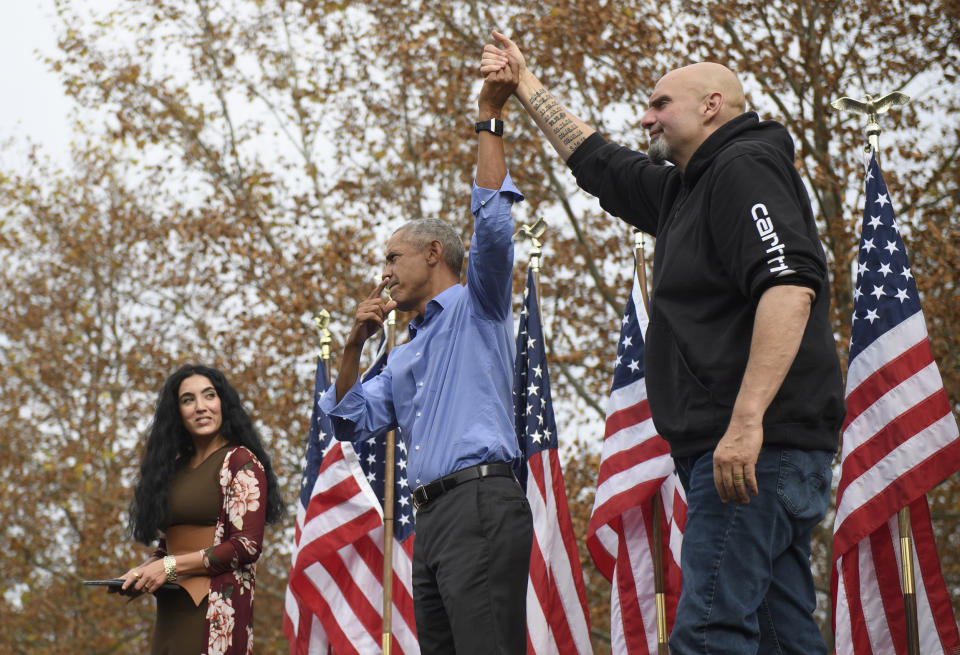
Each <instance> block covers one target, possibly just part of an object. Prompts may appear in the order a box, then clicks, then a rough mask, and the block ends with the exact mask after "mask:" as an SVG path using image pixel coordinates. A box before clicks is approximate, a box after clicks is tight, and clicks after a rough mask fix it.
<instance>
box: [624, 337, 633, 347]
mask: <svg viewBox="0 0 960 655" xmlns="http://www.w3.org/2000/svg"><path fill="white" fill-rule="evenodd" d="M622 343H623V347H624V348H629V347H630V346H632V345H633V337H631V336H630V335H629V334H628V335H627V336H625V337H624V338H623V342H622Z"/></svg>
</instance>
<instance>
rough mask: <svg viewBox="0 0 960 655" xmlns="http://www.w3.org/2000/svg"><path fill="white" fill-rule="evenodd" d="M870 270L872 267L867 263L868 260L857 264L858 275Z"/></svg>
mask: <svg viewBox="0 0 960 655" xmlns="http://www.w3.org/2000/svg"><path fill="white" fill-rule="evenodd" d="M869 272H870V267H869V266H867V263H866V262H860V263H859V264H858V265H857V275H858V276H861V275H863V274H864V273H869Z"/></svg>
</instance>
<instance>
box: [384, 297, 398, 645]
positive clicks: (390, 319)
mask: <svg viewBox="0 0 960 655" xmlns="http://www.w3.org/2000/svg"><path fill="white" fill-rule="evenodd" d="M396 324H397V313H396V311H392V312H390V314H389V315H388V316H387V325H386V327H385V328H384V329H385V330H386V338H387V352H388V353H389V352H390V351H391V350H393V347H394V346H395V345H397V343H396V342H397V331H396V329H395V328H396ZM386 441H387V442H386V444H385V446H384V464H383V467H384V468H383V470H384V474H383V653H384V655H390V647H391V645H392V644H393V638H392V633H393V491H394V484H395V482H396V481H395V479H394V478H395V476H394V473H395V468H396V467H395V464H396V453H395V450H396V448H395V445H396V433H395V432H394V431H393V430H390V431H389V432H387V435H386Z"/></svg>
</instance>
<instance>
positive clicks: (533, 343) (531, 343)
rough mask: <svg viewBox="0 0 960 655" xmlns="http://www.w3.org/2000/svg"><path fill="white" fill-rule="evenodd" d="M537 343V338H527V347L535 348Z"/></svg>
mask: <svg viewBox="0 0 960 655" xmlns="http://www.w3.org/2000/svg"><path fill="white" fill-rule="evenodd" d="M536 345H537V340H536V339H534V338H533V337H530V338H529V339H527V348H533V347H534V346H536Z"/></svg>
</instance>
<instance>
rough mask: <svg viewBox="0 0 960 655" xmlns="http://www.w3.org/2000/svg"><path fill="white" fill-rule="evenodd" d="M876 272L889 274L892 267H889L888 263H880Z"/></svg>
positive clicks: (891, 271)
mask: <svg viewBox="0 0 960 655" xmlns="http://www.w3.org/2000/svg"><path fill="white" fill-rule="evenodd" d="M877 273H882V274H883V275H890V274H891V273H893V269H891V268H890V264H880V268H879V269H878V270H877Z"/></svg>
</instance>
